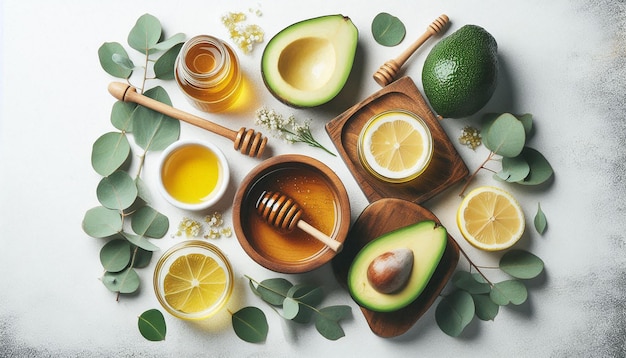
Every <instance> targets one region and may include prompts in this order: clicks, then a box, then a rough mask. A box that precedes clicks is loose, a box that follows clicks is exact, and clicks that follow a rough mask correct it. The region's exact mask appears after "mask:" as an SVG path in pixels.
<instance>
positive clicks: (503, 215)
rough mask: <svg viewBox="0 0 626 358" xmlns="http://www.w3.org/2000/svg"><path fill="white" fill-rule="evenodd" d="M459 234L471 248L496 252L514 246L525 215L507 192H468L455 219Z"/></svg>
mask: <svg viewBox="0 0 626 358" xmlns="http://www.w3.org/2000/svg"><path fill="white" fill-rule="evenodd" d="M456 219H457V220H456V221H457V225H458V226H459V230H460V231H461V234H462V235H463V237H464V238H465V240H467V242H469V243H470V244H472V245H473V246H475V247H477V248H479V249H481V250H486V251H499V250H504V249H507V248H509V247H511V246H513V245H514V244H515V243H516V242H517V241H519V239H520V238H521V237H522V234H523V233H524V228H525V221H524V212H523V211H522V208H521V206H520V205H519V203H518V202H517V200H516V199H515V198H514V197H513V195H511V194H510V193H509V192H507V191H505V190H503V189H500V188H496V187H492V186H481V187H478V188H476V189H474V190H472V191H470V192H469V193H468V194H467V195H466V196H465V198H463V201H462V202H461V205H460V206H459V209H458V211H457V217H456Z"/></svg>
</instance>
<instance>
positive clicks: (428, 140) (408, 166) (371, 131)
mask: <svg viewBox="0 0 626 358" xmlns="http://www.w3.org/2000/svg"><path fill="white" fill-rule="evenodd" d="M358 152H359V158H360V159H361V163H362V165H363V166H364V167H365V169H366V170H367V171H368V172H370V173H371V174H373V175H374V176H375V177H377V178H379V179H381V180H384V181H388V182H392V183H403V182H407V181H409V180H412V179H415V178H417V177H418V176H419V175H420V174H421V173H423V172H424V170H426V168H427V167H428V164H429V163H430V160H431V158H432V155H433V140H432V136H431V133H430V130H429V129H428V126H427V125H426V123H425V122H424V121H423V120H422V119H421V118H419V117H418V116H417V115H415V114H413V113H410V112H407V111H403V110H393V111H388V112H383V113H380V114H378V115H376V116H374V117H373V118H372V119H370V120H369V121H368V122H367V123H366V124H365V126H364V127H363V129H362V130H361V133H360V135H359V141H358Z"/></svg>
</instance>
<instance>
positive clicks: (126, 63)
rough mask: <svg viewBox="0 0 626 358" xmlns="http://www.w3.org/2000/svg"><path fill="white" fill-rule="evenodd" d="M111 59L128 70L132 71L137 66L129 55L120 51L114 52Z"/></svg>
mask: <svg viewBox="0 0 626 358" xmlns="http://www.w3.org/2000/svg"><path fill="white" fill-rule="evenodd" d="M111 59H112V60H113V62H115V63H117V64H118V65H120V66H122V67H124V68H126V69H128V70H131V71H132V70H133V69H134V68H135V64H134V63H133V61H132V60H131V59H130V58H129V57H128V56H124V55H120V54H119V53H114V54H113V56H112V57H111Z"/></svg>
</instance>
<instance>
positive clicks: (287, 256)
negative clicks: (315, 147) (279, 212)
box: [233, 154, 350, 273]
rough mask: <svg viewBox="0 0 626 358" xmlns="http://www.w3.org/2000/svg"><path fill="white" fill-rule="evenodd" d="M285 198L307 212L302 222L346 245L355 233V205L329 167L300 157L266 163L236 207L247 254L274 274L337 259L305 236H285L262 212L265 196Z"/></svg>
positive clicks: (242, 191) (251, 175)
mask: <svg viewBox="0 0 626 358" xmlns="http://www.w3.org/2000/svg"><path fill="white" fill-rule="evenodd" d="M267 191H274V192H280V193H283V194H285V195H287V196H288V197H290V198H292V199H293V200H294V201H296V202H297V203H298V205H299V206H300V207H301V209H302V220H304V221H306V222H307V223H309V224H310V225H312V226H314V227H316V228H317V229H318V230H319V231H321V232H323V233H324V234H326V235H328V236H329V237H330V238H332V239H334V240H336V241H339V242H341V243H343V242H344V241H345V239H346V236H347V235H348V230H349V229H350V201H349V199H348V193H347V191H346V188H345V187H344V185H343V183H342V182H341V180H340V179H339V177H337V175H336V174H335V172H333V171H332V170H331V169H330V168H329V167H328V166H326V165H325V164H324V163H322V162H320V161H318V160H316V159H314V158H311V157H308V156H305V155H299V154H286V155H280V156H276V157H273V158H270V159H267V160H265V161H263V162H262V163H261V164H259V165H258V166H257V167H255V168H254V169H252V171H251V172H250V173H248V175H247V176H246V177H245V178H244V179H243V181H242V183H241V185H240V186H239V189H238V190H237V193H236V194H235V199H234V204H233V228H234V230H235V234H236V236H237V240H239V243H240V244H241V246H242V248H243V249H244V251H245V252H246V253H247V254H248V256H250V257H251V258H252V259H253V260H254V261H255V262H257V263H258V264H260V265H261V266H263V267H265V268H267V269H270V270H272V271H276V272H281V273H301V272H307V271H311V270H314V269H316V268H318V267H320V266H322V265H324V264H325V263H327V262H329V261H330V260H331V259H332V258H333V257H334V256H335V255H336V254H337V253H336V252H335V251H333V250H331V249H330V248H329V247H328V246H326V245H324V244H323V243H322V242H320V241H319V240H316V239H315V238H314V237H312V236H311V235H310V234H308V233H306V232H305V231H303V230H299V229H294V230H291V231H285V230H281V229H279V228H276V227H275V226H273V225H271V224H270V223H268V222H267V221H266V220H264V218H263V217H262V216H261V215H259V213H258V212H257V204H258V201H259V198H260V197H261V196H262V195H263V193H264V192H267Z"/></svg>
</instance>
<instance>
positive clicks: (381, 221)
mask: <svg viewBox="0 0 626 358" xmlns="http://www.w3.org/2000/svg"><path fill="white" fill-rule="evenodd" d="M423 220H433V221H435V222H437V223H439V220H438V219H437V217H436V216H435V215H434V214H433V213H432V212H430V211H429V210H428V209H425V208H424V207H422V206H420V205H418V204H415V203H413V202H410V201H406V200H402V199H395V198H388V199H381V200H378V201H375V202H374V203H372V204H370V205H369V206H368V207H366V208H365V210H363V212H362V213H361V215H360V216H359V217H358V219H357V220H356V222H355V223H354V225H353V226H352V228H351V229H350V232H349V233H348V237H347V238H346V241H345V242H344V248H343V250H342V251H341V253H339V254H338V255H337V256H335V258H334V259H333V261H332V267H333V271H334V273H335V276H336V277H337V280H338V281H339V283H340V284H341V285H343V286H344V287H345V288H346V289H347V278H348V271H349V270H350V265H351V264H352V261H353V260H354V257H355V256H356V254H357V253H358V252H359V251H360V250H361V248H363V246H365V245H366V244H367V243H369V242H370V241H372V240H374V239H376V238H377V237H379V236H381V235H382V234H385V233H387V232H390V231H393V230H396V229H399V228H401V227H404V226H407V225H411V224H414V223H417V222H420V221H423ZM458 262H459V246H458V244H457V243H456V241H454V239H453V238H452V237H451V236H450V234H448V243H447V246H446V250H445V251H444V254H443V257H442V258H441V261H440V262H439V265H438V266H437V269H436V270H435V273H434V274H433V276H432V277H431V279H430V281H429V282H428V285H427V286H426V288H425V289H424V291H423V292H422V293H421V294H420V296H419V297H418V298H417V299H416V300H415V301H413V302H412V303H411V304H410V305H408V306H406V307H404V308H402V309H400V310H398V311H394V312H374V311H371V310H368V309H366V308H363V307H361V311H362V312H363V315H364V316H365V319H366V320H367V323H368V324H369V326H370V329H371V330H372V332H374V333H375V334H376V335H378V336H381V337H385V338H388V337H396V336H399V335H401V334H403V333H405V332H406V331H408V330H409V329H410V328H411V327H412V326H413V325H414V324H415V322H417V320H418V319H419V318H420V317H421V316H422V315H423V314H424V313H425V312H426V311H427V310H428V308H429V307H430V306H431V305H432V304H433V302H434V301H435V300H436V299H437V296H439V294H440V292H441V290H442V289H443V288H444V286H445V285H446V283H447V282H448V280H449V279H450V276H452V274H453V272H454V270H455V269H456V265H457V263H458Z"/></svg>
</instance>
